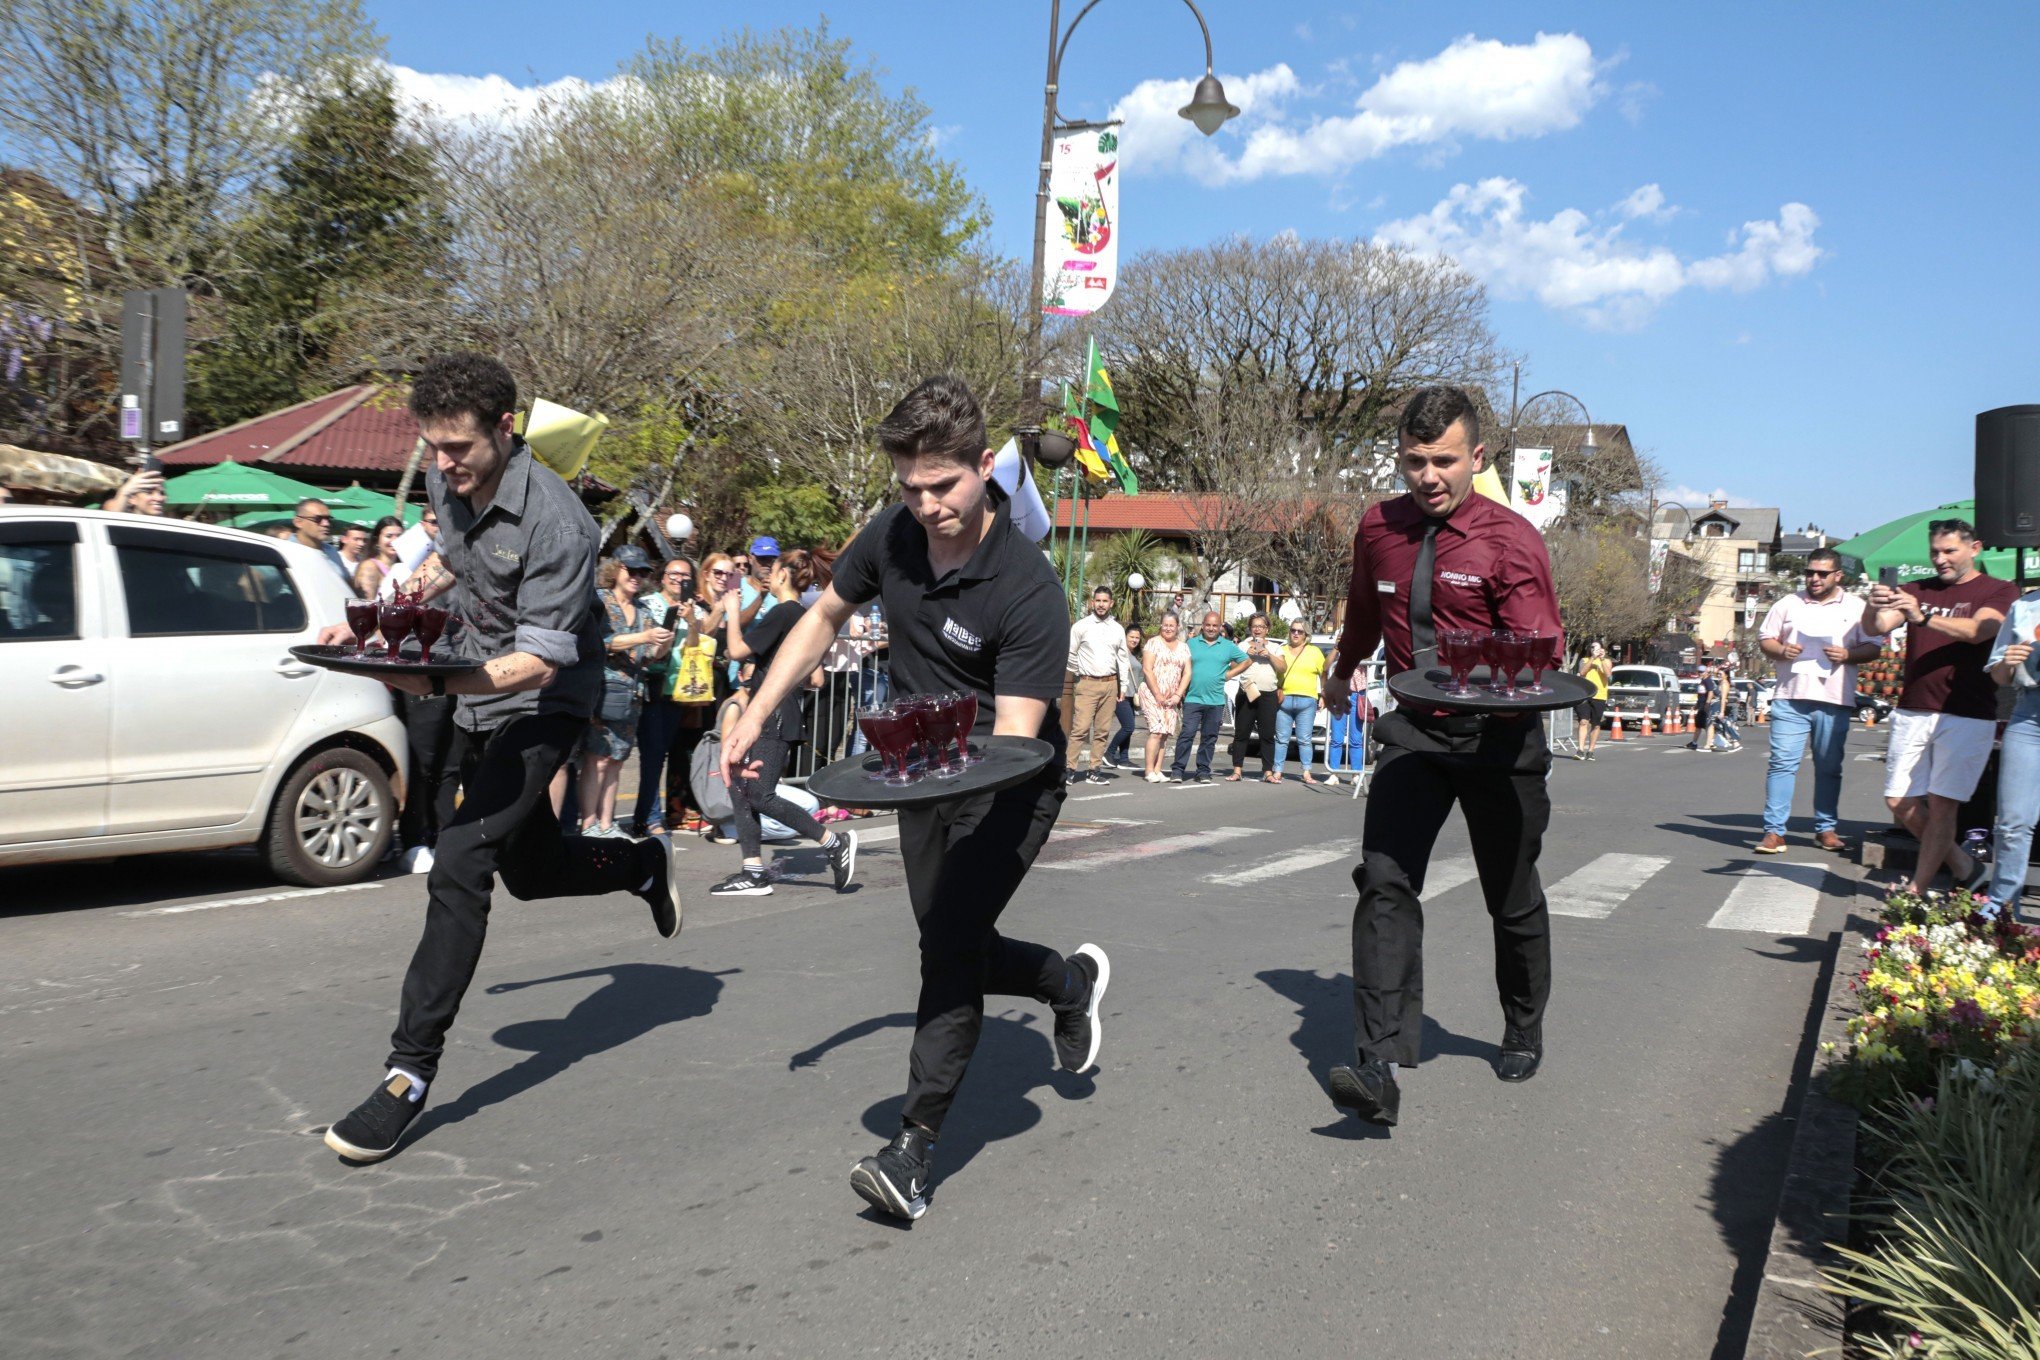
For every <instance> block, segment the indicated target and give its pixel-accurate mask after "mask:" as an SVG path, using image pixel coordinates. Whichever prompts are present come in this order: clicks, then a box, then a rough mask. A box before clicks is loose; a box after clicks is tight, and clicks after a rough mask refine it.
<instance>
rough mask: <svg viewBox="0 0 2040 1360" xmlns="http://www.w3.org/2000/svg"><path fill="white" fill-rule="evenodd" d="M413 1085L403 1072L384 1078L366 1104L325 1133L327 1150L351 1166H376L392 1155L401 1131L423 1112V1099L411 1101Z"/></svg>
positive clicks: (355, 1109) (362, 1103) (365, 1101)
mask: <svg viewBox="0 0 2040 1360" xmlns="http://www.w3.org/2000/svg"><path fill="white" fill-rule="evenodd" d="M413 1084H414V1083H413V1082H412V1080H411V1078H410V1077H408V1076H406V1075H405V1074H404V1073H402V1072H397V1073H394V1074H392V1075H391V1076H389V1077H387V1078H385V1079H384V1080H383V1082H382V1084H381V1085H380V1086H377V1087H376V1088H375V1090H374V1091H373V1092H371V1093H370V1094H369V1097H368V1099H367V1100H364V1101H362V1102H361V1103H360V1104H359V1105H357V1106H355V1107H354V1110H353V1112H352V1113H351V1114H349V1115H348V1116H347V1117H346V1118H345V1119H342V1120H341V1121H340V1122H339V1123H337V1124H335V1125H333V1126H332V1127H331V1128H329V1129H327V1130H326V1146H327V1147H329V1148H331V1149H333V1151H335V1152H337V1153H339V1154H340V1155H341V1156H342V1157H345V1158H347V1160H349V1161H351V1162H379V1161H381V1160H382V1159H383V1158H385V1157H387V1156H389V1155H390V1154H391V1153H392V1152H395V1151H396V1150H397V1143H398V1142H399V1141H400V1140H401V1139H402V1138H403V1136H404V1130H405V1129H408V1128H410V1127H411V1121H412V1120H414V1119H416V1118H417V1117H418V1112H419V1111H420V1110H422V1109H424V1108H425V1100H424V1098H423V1097H422V1096H421V1097H419V1098H418V1099H417V1100H413V1099H411V1097H410V1091H411V1088H412V1086H413Z"/></svg>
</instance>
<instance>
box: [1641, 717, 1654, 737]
mask: <svg viewBox="0 0 2040 1360" xmlns="http://www.w3.org/2000/svg"><path fill="white" fill-rule="evenodd" d="M1643 735H1644V736H1646V737H1649V736H1654V735H1656V734H1655V733H1653V732H1652V731H1651V730H1650V714H1648V713H1646V714H1644V715H1643Z"/></svg>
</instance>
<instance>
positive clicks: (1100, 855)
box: [1034, 826, 1268, 869]
mask: <svg viewBox="0 0 2040 1360" xmlns="http://www.w3.org/2000/svg"><path fill="white" fill-rule="evenodd" d="M1267 834H1268V828H1267V827H1265V826H1214V827H1209V828H1206V829H1205V830H1203V831H1193V832H1190V833H1188V834H1186V835H1181V836H1162V837H1160V838H1158V839H1156V840H1151V841H1141V842H1138V843H1136V844H1134V845H1122V846H1115V847H1114V848H1113V849H1110V850H1093V851H1091V852H1090V853H1089V854H1084V855H1072V856H1070V857H1069V858H1068V859H1061V860H1055V861H1053V862H1049V861H1042V862H1039V863H1037V864H1036V865H1035V866H1034V867H1035V868H1037V869H1090V868H1095V867H1097V866H1098V865H1101V864H1124V863H1125V862H1127V861H1128V860H1136V859H1153V858H1154V857H1155V856H1156V855H1167V854H1172V853H1174V852H1175V851H1177V850H1192V849H1195V848H1197V847H1199V846H1209V845H1218V844H1220V843H1222V842H1224V841H1237V840H1244V839H1245V838H1246V837H1248V836H1265V835H1267ZM1052 843H1053V842H1051V844H1052Z"/></svg>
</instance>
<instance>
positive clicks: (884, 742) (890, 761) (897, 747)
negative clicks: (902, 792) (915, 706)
mask: <svg viewBox="0 0 2040 1360" xmlns="http://www.w3.org/2000/svg"><path fill="white" fill-rule="evenodd" d="M859 725H860V726H862V727H863V728H864V735H865V737H866V738H867V739H868V740H869V741H870V742H871V744H872V745H873V746H875V747H877V748H878V754H879V759H880V760H881V761H882V762H883V763H884V766H885V768H884V770H883V771H882V772H881V773H880V774H878V775H874V776H871V777H872V778H874V779H877V780H879V781H880V782H882V783H885V784H891V785H893V786H894V787H899V786H902V785H906V784H911V783H913V782H914V777H913V775H911V774H909V773H908V772H907V754H908V753H909V752H910V751H912V750H913V748H914V729H915V727H916V723H915V721H914V714H913V712H912V710H903V709H886V710H881V711H879V712H877V713H875V714H871V715H868V716H867V717H865V718H861V719H859Z"/></svg>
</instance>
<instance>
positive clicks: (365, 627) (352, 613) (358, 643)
mask: <svg viewBox="0 0 2040 1360" xmlns="http://www.w3.org/2000/svg"><path fill="white" fill-rule="evenodd" d="M375 622H376V620H375V601H374V600H349V601H348V602H347V627H348V629H349V630H350V631H352V632H353V634H354V654H355V655H356V656H360V655H361V654H362V653H363V652H365V651H367V650H368V638H369V634H371V633H373V632H375Z"/></svg>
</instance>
